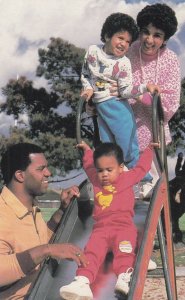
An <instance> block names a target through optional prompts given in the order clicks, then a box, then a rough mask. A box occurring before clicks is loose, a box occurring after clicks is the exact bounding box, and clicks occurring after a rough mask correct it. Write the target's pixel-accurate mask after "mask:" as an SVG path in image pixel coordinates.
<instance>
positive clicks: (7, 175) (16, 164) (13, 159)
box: [1, 143, 43, 184]
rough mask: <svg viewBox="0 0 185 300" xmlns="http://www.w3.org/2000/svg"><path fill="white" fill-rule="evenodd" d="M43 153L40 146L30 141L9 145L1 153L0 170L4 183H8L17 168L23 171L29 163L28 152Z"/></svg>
mask: <svg viewBox="0 0 185 300" xmlns="http://www.w3.org/2000/svg"><path fill="white" fill-rule="evenodd" d="M32 153H43V150H42V148H41V147H39V146H37V145H35V144H30V143H19V144H14V145H11V146H9V147H8V148H7V150H6V151H5V152H4V154H3V155H2V159H1V172H2V176H3V180H4V183H5V184H8V183H9V182H10V181H11V179H12V178H13V176H14V174H15V172H16V171H17V170H22V171H25V170H26V168H27V167H28V166H29V164H30V163H31V160H30V154H32Z"/></svg>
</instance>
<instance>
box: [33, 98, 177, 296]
mask: <svg viewBox="0 0 185 300" xmlns="http://www.w3.org/2000/svg"><path fill="white" fill-rule="evenodd" d="M82 109H83V100H81V101H80V104H79V109H78V112H77V141H79V140H80V139H81V133H80V130H81V129H80V128H81V127H80V126H81V125H80V122H81V112H82ZM153 110H154V113H153V127H154V135H155V140H156V141H158V139H161V137H162V136H163V135H164V133H163V124H162V126H161V125H160V119H161V118H162V111H161V106H160V100H159V99H158V97H157V96H156V97H154V107H153ZM164 147H165V143H164V139H163V138H162V141H161V150H160V152H159V151H156V157H157V160H158V162H159V168H160V169H161V178H160V179H159V181H158V183H157V186H156V187H155V190H154V193H153V197H152V199H151V201H150V204H149V205H148V207H149V208H148V207H147V210H148V214H147V218H146V223H145V231H144V234H143V241H142V243H141V247H140V251H139V253H138V257H137V261H136V267H135V271H134V274H133V280H132V282H131V292H130V294H129V296H128V300H141V299H142V289H143V286H144V281H145V277H146V273H147V265H148V261H149V259H150V255H151V251H152V245H153V239H154V237H155V233H156V229H157V233H158V238H159V242H160V248H161V256H162V261H163V269H164V277H165V282H166V290H167V296H168V297H167V299H168V300H176V299H177V296H176V294H177V292H176V283H175V282H174V280H175V271H174V258H173V246H172V244H171V242H169V240H170V234H171V233H170V231H167V246H166V244H165V241H164V233H163V228H162V225H161V217H160V211H161V209H162V207H163V201H164V199H163V198H162V199H163V200H161V197H160V195H161V189H162V188H161V187H163V189H165V191H166V190H167V186H166V180H165V179H166V172H165V168H166V157H165V155H164V152H165V149H164ZM164 182H165V184H163V183H164ZM164 186H165V188H164ZM80 191H81V197H80V201H78V202H77V200H76V199H74V201H73V202H72V204H71V205H70V206H69V208H68V209H67V211H66V212H65V216H64V218H63V220H62V222H61V224H60V225H59V227H58V230H57V232H56V234H55V236H54V238H53V242H54V243H63V242H70V243H74V244H76V245H78V246H80V247H81V248H83V247H84V245H85V244H86V242H87V240H88V237H89V235H90V232H91V229H92V225H93V219H92V217H91V213H92V207H93V201H92V198H93V194H92V187H91V184H90V183H89V182H88V180H86V181H84V182H83V183H82V184H81V186H80ZM162 192H163V191H162ZM163 196H164V195H163ZM165 197H168V195H167V192H166V194H165ZM165 205H166V204H164V206H165ZM168 209H169V207H167V217H166V218H167V223H166V224H167V226H168V227H169V226H170V225H169V218H170V213H168ZM154 211H155V213H154ZM153 214H155V218H152V216H153ZM165 215H166V214H165ZM149 231H150V240H147V238H148V232H149ZM146 244H147V247H148V248H146ZM98 246H99V245H97V251H98ZM145 248H146V249H145ZM143 253H145V257H143ZM111 260H112V256H111V253H109V254H108V255H107V257H106V259H105V263H104V265H103V266H102V267H101V268H100V271H99V274H98V277H97V279H96V282H95V283H93V285H92V291H93V294H94V299H95V300H113V299H116V297H115V295H114V286H115V283H116V276H115V275H114V273H113V271H112V268H111ZM140 266H142V268H140ZM76 268H77V266H76V264H75V263H74V262H71V261H67V260H60V261H57V260H53V259H49V260H47V261H45V262H44V264H43V266H42V269H41V271H40V274H39V276H38V278H37V281H36V282H35V285H34V287H33V288H32V291H31V293H30V296H29V298H28V300H45V299H47V300H59V299H61V298H60V295H59V289H60V287H61V286H63V285H66V284H68V283H70V282H71V281H72V280H73V278H74V276H75V271H76ZM169 271H170V273H172V274H169ZM138 277H140V279H139V280H138ZM137 291H138V292H137ZM120 299H121V298H120Z"/></svg>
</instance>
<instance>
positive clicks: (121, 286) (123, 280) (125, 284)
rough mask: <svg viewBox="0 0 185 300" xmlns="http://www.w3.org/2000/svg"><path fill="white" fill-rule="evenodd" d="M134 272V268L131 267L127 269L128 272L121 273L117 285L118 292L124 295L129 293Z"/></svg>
mask: <svg viewBox="0 0 185 300" xmlns="http://www.w3.org/2000/svg"><path fill="white" fill-rule="evenodd" d="M132 273H133V268H129V269H128V270H127V271H126V273H121V274H119V276H118V280H117V282H116V285H115V293H116V294H121V295H123V296H126V295H128V292H129V283H130V279H131V275H132Z"/></svg>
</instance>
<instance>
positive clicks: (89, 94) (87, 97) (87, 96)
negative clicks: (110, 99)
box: [80, 89, 94, 102]
mask: <svg viewBox="0 0 185 300" xmlns="http://www.w3.org/2000/svg"><path fill="white" fill-rule="evenodd" d="M93 93H94V91H93V89H87V90H85V91H83V92H82V93H81V95H80V96H81V97H82V98H85V101H87V102H88V101H89V100H90V99H91V97H92V95H93Z"/></svg>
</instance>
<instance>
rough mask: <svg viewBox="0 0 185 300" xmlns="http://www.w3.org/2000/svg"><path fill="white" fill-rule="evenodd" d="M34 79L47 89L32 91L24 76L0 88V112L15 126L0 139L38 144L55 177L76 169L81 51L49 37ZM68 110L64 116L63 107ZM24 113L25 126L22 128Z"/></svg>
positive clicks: (41, 52)
mask: <svg viewBox="0 0 185 300" xmlns="http://www.w3.org/2000/svg"><path fill="white" fill-rule="evenodd" d="M38 53H39V65H38V67H37V70H36V75H37V76H43V77H44V78H45V79H47V82H48V88H47V90H46V89H45V88H39V89H37V88H34V87H33V83H32V81H30V80H28V79H27V78H26V77H20V78H19V79H11V80H9V82H8V83H7V85H6V86H5V87H4V88H3V89H2V92H3V94H4V96H5V98H6V101H5V102H4V103H2V104H1V105H0V112H4V113H6V114H8V115H13V116H14V118H15V119H16V120H18V122H17V124H18V127H14V128H10V135H9V137H7V138H5V137H3V136H2V137H1V139H2V143H1V145H4V146H2V147H1V149H0V151H1V153H2V152H3V150H4V149H5V148H6V146H7V145H8V144H12V143H16V142H19V141H22V140H24V141H25V140H27V141H30V142H34V143H36V144H38V145H40V146H41V147H42V148H43V150H44V152H45V154H46V157H47V159H48V160H49V164H50V165H51V168H52V171H53V172H54V173H55V174H56V172H57V174H58V175H61V174H64V173H65V172H67V171H69V170H71V169H74V168H76V167H79V153H78V151H77V150H76V149H75V147H74V145H75V144H76V136H75V124H76V119H75V117H76V107H77V103H78V101H79V95H80V90H81V82H80V72H81V67H82V61H83V57H84V53H85V50H83V49H80V48H77V47H75V46H74V45H72V44H69V43H68V42H66V41H63V40H62V39H60V38H56V39H55V38H51V41H50V44H49V45H48V48H47V49H39V51H38ZM66 106H68V107H70V111H71V112H70V113H68V114H67V115H66V113H65V107H66ZM22 114H26V115H27V118H28V124H26V125H22V124H21V122H19V121H20V119H21V115H22Z"/></svg>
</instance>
